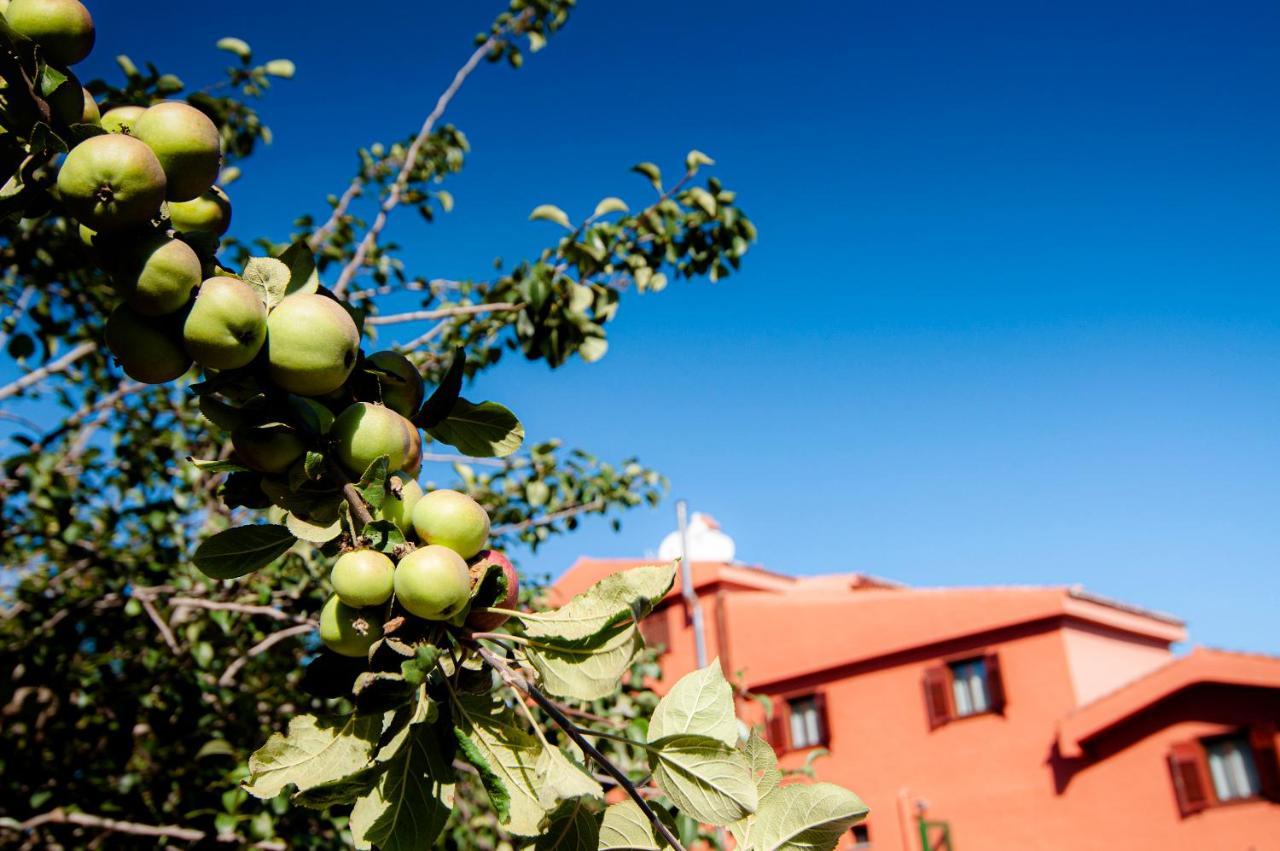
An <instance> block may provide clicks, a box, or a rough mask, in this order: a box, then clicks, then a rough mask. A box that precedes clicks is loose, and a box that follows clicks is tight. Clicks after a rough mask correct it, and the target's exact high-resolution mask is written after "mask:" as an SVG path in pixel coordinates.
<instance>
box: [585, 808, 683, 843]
mask: <svg viewBox="0 0 1280 851" xmlns="http://www.w3.org/2000/svg"><path fill="white" fill-rule="evenodd" d="M665 848H666V844H665V843H664V842H663V841H662V840H660V839H658V835H657V833H656V832H655V831H654V829H653V825H652V824H650V823H649V819H648V818H646V817H645V814H644V811H643V810H641V809H640V805H639V804H637V803H636V802H635V801H632V800H626V801H622V802H620V803H617V804H611V805H610V806H609V808H608V809H606V810H605V811H604V822H603V823H602V824H601V825H600V845H599V849H600V851H664V849H665Z"/></svg>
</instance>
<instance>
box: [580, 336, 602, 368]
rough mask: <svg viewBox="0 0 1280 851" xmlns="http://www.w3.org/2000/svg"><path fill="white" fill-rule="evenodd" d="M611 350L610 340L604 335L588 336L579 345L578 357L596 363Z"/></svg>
mask: <svg viewBox="0 0 1280 851" xmlns="http://www.w3.org/2000/svg"><path fill="white" fill-rule="evenodd" d="M608 352H609V341H608V340H606V339H604V338H603V337H588V338H587V339H585V340H583V341H582V345H580V346H578V357H580V358H582V359H583V360H584V361H586V362H587V363H595V362H596V361H598V360H600V358H602V357H604V356H605V355H606V354H608Z"/></svg>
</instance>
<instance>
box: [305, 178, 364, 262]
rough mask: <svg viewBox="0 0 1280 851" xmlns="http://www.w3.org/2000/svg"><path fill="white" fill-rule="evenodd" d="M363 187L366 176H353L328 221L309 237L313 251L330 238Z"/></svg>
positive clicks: (308, 245)
mask: <svg viewBox="0 0 1280 851" xmlns="http://www.w3.org/2000/svg"><path fill="white" fill-rule="evenodd" d="M363 187H364V178H363V177H362V176H361V175H358V174H357V175H356V176H355V177H354V178H352V180H351V185H350V186H348V187H347V189H346V191H345V192H343V193H342V197H341V198H339V199H338V203H337V204H335V205H334V208H333V212H331V213H330V214H329V219H328V221H326V222H325V223H324V224H322V225H321V226H320V227H318V228H316V230H315V232H314V233H312V234H311V236H310V237H308V238H307V248H310V249H311V250H312V251H318V250H319V249H320V246H322V245H324V244H325V243H326V242H327V241H328V240H329V235H330V234H331V233H333V230H334V228H336V227H337V226H338V222H339V221H341V220H342V217H343V216H345V215H346V214H347V208H348V207H350V206H351V202H352V201H353V200H354V199H355V197H356V196H357V195H359V194H360V190H361V189H362V188H363Z"/></svg>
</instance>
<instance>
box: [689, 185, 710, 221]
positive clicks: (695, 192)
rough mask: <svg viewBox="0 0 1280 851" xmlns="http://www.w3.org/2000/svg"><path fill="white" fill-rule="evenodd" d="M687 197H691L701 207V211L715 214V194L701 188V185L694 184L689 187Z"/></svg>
mask: <svg viewBox="0 0 1280 851" xmlns="http://www.w3.org/2000/svg"><path fill="white" fill-rule="evenodd" d="M689 197H690V198H691V199H693V203H695V204H697V205H698V206H699V207H701V208H702V211H703V212H704V213H706V214H707V215H708V216H714V215H715V214H716V199H715V196H714V195H712V194H711V193H710V192H708V191H707V190H705V189H703V188H702V187H701V186H695V187H693V188H692V189H690V190H689Z"/></svg>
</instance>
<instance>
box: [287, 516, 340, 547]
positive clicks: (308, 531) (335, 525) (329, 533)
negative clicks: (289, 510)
mask: <svg viewBox="0 0 1280 851" xmlns="http://www.w3.org/2000/svg"><path fill="white" fill-rule="evenodd" d="M284 524H285V526H286V527H287V528H288V529H289V531H290V532H292V533H293V536H294V537H295V538H297V539H298V540H300V541H306V542H308V543H311V544H324V543H327V542H329V541H332V540H333V539H334V538H336V537H338V536H339V535H341V534H342V521H341V520H334V521H333V522H332V523H330V524H328V525H327V526H322V525H320V524H318V523H312V522H310V521H309V520H303V519H302V518H301V517H297V516H296V515H293V514H290V515H289V516H288V517H286V518H285V521H284Z"/></svg>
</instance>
